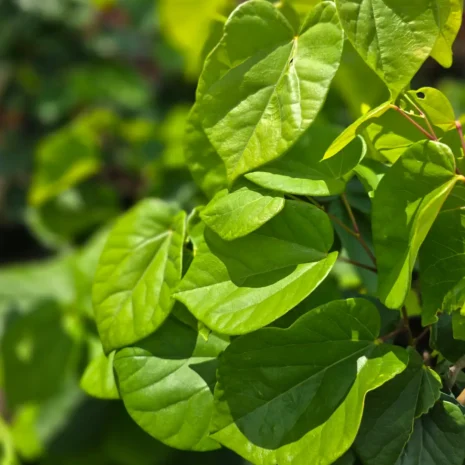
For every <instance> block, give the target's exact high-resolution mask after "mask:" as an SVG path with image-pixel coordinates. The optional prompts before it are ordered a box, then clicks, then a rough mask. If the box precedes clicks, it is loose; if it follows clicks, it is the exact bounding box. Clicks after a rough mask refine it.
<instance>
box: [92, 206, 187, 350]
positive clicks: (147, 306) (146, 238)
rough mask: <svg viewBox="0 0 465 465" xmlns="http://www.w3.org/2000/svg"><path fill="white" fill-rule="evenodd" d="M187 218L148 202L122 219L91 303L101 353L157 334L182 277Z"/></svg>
mask: <svg viewBox="0 0 465 465" xmlns="http://www.w3.org/2000/svg"><path fill="white" fill-rule="evenodd" d="M184 235H185V213H184V212H179V211H178V209H177V208H176V207H174V206H172V205H169V204H166V203H164V202H161V201H159V200H153V199H146V200H144V201H142V202H140V203H139V204H138V205H136V206H135V207H134V208H133V209H131V210H130V211H129V212H128V213H126V214H125V215H124V216H123V217H121V218H120V220H119V221H118V223H117V224H116V225H115V227H114V228H113V230H112V231H111V232H110V235H109V237H108V240H107V242H106V244H105V247H104V249H103V252H102V255H101V257H100V261H99V264H98V267H97V271H96V275H95V280H94V286H93V290H92V301H93V305H94V311H95V319H96V322H97V327H98V330H99V334H100V338H101V340H102V344H103V347H104V349H105V353H107V354H108V353H109V352H111V351H112V350H113V349H117V348H120V347H124V346H125V345H128V344H131V343H133V342H135V341H138V340H139V339H142V338H143V337H145V336H148V335H149V334H151V333H152V332H153V331H155V330H156V329H157V328H158V327H159V326H160V325H161V324H162V323H163V321H164V320H165V319H166V317H167V316H168V314H169V312H170V311H171V308H172V306H173V304H174V300H173V299H172V297H171V291H172V289H174V287H175V286H176V285H177V284H178V282H179V280H180V278H181V269H182V247H183V243H184Z"/></svg>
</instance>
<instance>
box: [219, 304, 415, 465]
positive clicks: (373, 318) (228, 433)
mask: <svg viewBox="0 0 465 465" xmlns="http://www.w3.org/2000/svg"><path fill="white" fill-rule="evenodd" d="M378 332H379V317H378V312H377V311H376V308H375V307H374V306H373V304H371V303H369V302H368V301H367V300H364V299H349V300H346V301H333V302H331V303H329V304H327V305H324V306H322V307H319V308H318V309H315V310H312V311H310V312H309V313H307V314H306V315H304V316H303V317H301V318H299V319H298V320H297V321H296V322H295V323H294V324H293V325H292V326H291V327H290V328H288V329H277V328H265V329H262V330H259V331H257V332H255V333H254V334H251V335H247V336H243V337H241V338H239V339H236V340H235V341H233V342H232V343H231V345H230V346H229V347H228V349H226V351H225V352H224V354H223V355H222V356H221V359H220V366H219V369H218V385H217V388H216V391H215V398H216V399H217V404H216V414H215V418H214V423H213V431H214V433H213V438H214V439H217V440H218V441H219V442H221V443H222V444H223V445H225V446H227V447H228V448H231V449H233V450H234V451H235V452H237V453H239V454H240V455H242V456H243V457H244V458H246V459H247V460H249V461H251V462H253V463H256V464H259V465H261V464H266V465H268V464H275V463H279V464H294V465H300V464H302V465H303V464H308V463H319V464H320V465H326V464H331V463H333V462H334V461H335V460H336V459H337V458H338V457H340V456H342V455H343V454H344V453H345V452H346V451H347V450H348V449H349V447H350V445H351V444H352V442H353V440H354V438H355V435H356V432H357V430H358V427H359V424H360V420H361V416H362V411H363V402H364V398H365V395H366V393H367V392H368V391H370V390H373V389H375V388H377V387H379V386H381V385H382V384H384V383H385V382H386V381H388V380H389V379H391V378H392V377H394V376H395V375H397V374H398V373H400V372H402V371H403V370H404V369H405V366H406V365H407V356H406V354H405V352H404V350H403V349H401V348H398V347H393V346H385V345H382V346H379V345H377V344H376V343H375V340H376V338H377V336H378ZM322 450H324V453H321V452H320V451H322Z"/></svg>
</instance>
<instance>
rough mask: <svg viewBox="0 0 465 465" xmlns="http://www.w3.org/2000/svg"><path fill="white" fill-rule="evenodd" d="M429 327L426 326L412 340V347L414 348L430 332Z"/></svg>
mask: <svg viewBox="0 0 465 465" xmlns="http://www.w3.org/2000/svg"><path fill="white" fill-rule="evenodd" d="M430 330H431V326H427V327H426V328H425V329H424V330H423V331H422V332H421V333H420V334H419V335H418V336H417V337H416V338H415V339H414V340H413V347H416V346H417V344H418V343H419V342H420V341H421V340H422V339H423V338H424V337H425V336H426V335H427V334H428V333H429V332H430Z"/></svg>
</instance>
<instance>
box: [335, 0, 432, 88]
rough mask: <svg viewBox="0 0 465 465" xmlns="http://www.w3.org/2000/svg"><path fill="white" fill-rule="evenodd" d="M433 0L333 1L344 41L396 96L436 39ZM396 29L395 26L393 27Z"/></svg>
mask: <svg viewBox="0 0 465 465" xmlns="http://www.w3.org/2000/svg"><path fill="white" fill-rule="evenodd" d="M440 3H441V2H437V1H436V0H426V1H425V0H409V1H408V2H406V1H405V0H391V1H389V2H388V1H386V0H336V6H337V10H338V13H339V18H340V20H341V24H342V27H343V28H344V31H345V33H346V34H347V37H348V38H349V40H350V41H351V42H352V44H353V45H354V47H355V49H356V50H357V51H358V53H359V54H360V55H361V56H362V58H363V59H364V60H365V61H366V62H367V63H368V65H370V66H371V68H373V69H374V70H375V71H376V73H377V74H378V75H379V76H380V77H381V78H382V79H383V80H384V82H385V83H386V84H387V85H388V87H389V88H390V90H391V92H392V94H393V95H394V96H397V95H398V94H399V93H400V92H401V91H402V90H403V89H404V88H405V87H407V86H408V84H409V83H410V81H411V79H412V78H413V76H414V75H415V74H416V72H417V71H418V70H419V69H420V66H421V65H422V64H423V62H424V61H425V60H426V59H427V58H428V56H429V54H430V53H431V50H432V49H433V46H434V44H435V42H436V40H437V37H438V36H439V25H438V20H437V9H438V8H439V7H440ZM394 25H395V26H394Z"/></svg>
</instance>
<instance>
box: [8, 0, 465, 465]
mask: <svg viewBox="0 0 465 465" xmlns="http://www.w3.org/2000/svg"><path fill="white" fill-rule="evenodd" d="M299 1H301V0H299ZM238 3H240V2H239V1H238V0H158V1H157V0H0V465H17V464H19V463H31V464H41V465H42V464H43V465H51V464H56V465H68V464H69V465H79V464H85V465H93V464H98V465H106V464H108V465H161V464H191V463H192V464H197V463H198V464H205V465H208V464H221V465H228V464H243V463H244V462H243V461H242V460H241V459H240V458H238V457H236V456H235V455H234V454H232V453H230V452H227V451H217V452H212V453H207V454H196V453H187V452H179V451H175V450H173V449H170V448H168V447H166V446H164V445H162V444H160V443H158V442H157V441H155V440H153V439H152V438H151V437H149V436H148V435H146V434H145V433H144V432H143V431H141V430H140V429H139V428H138V427H137V426H136V425H135V424H134V423H133V422H132V421H131V420H130V419H129V417H128V416H127V414H126V412H125V410H124V408H123V407H122V405H121V402H117V401H103V400H97V399H92V398H90V397H89V396H87V395H86V394H85V393H84V392H83V391H82V390H81V389H80V387H79V380H80V377H81V375H82V372H83V370H84V368H85V366H86V365H87V363H88V361H89V360H90V359H92V357H94V356H95V354H98V353H99V350H100V348H99V342H98V338H97V333H96V329H95V325H94V323H93V316H92V307H91V302H90V288H91V283H92V277H93V273H94V270H95V267H96V263H97V261H98V257H99V253H100V250H101V248H102V246H103V243H104V241H105V237H106V233H107V231H108V228H109V227H111V224H112V222H113V221H114V220H115V219H116V218H117V217H118V215H119V214H121V213H122V212H123V211H124V210H126V209H127V208H129V207H130V206H131V205H133V204H134V203H136V202H137V201H138V200H139V199H141V198H144V197H147V196H154V197H160V198H164V199H168V200H172V201H175V202H177V203H179V204H180V205H181V206H182V207H184V208H186V209H187V210H189V209H191V208H192V207H193V206H195V205H198V204H201V203H202V202H204V201H205V198H204V197H203V194H202V193H201V192H200V191H199V190H198V188H197V187H196V186H195V184H194V183H193V181H192V179H191V176H190V174H189V171H188V169H187V166H186V162H185V159H184V151H183V132H184V124H185V120H186V118H187V115H188V112H189V109H190V106H191V105H192V103H193V101H194V98H195V88H196V82H197V78H198V75H199V72H200V70H201V64H202V62H203V59H204V57H205V56H206V54H207V53H208V52H209V50H210V49H211V47H212V46H213V45H214V44H215V42H216V41H217V40H218V38H219V36H220V34H221V29H222V24H223V22H224V19H225V17H226V16H227V15H228V14H229V12H230V11H231V10H232V9H233V8H234V7H235V6H236V5H237V4H238ZM301 3H305V2H304V1H301ZM244 40H247V38H244ZM367 79H369V82H370V83H371V84H370V85H367V84H366V80H367ZM420 86H435V87H438V88H439V89H440V90H442V91H443V92H444V93H445V94H446V95H447V96H448V97H449V99H450V100H451V102H452V104H453V106H454V109H455V111H456V114H457V115H465V29H462V31H461V32H460V34H459V37H458V39H457V41H456V44H455V62H454V65H453V66H452V68H450V69H448V70H445V69H443V68H441V67H440V66H439V65H438V64H436V63H435V62H434V61H433V60H429V61H428V62H427V63H425V65H424V66H423V68H422V69H421V71H420V73H419V74H418V76H417V77H416V79H415V82H414V84H413V87H415V88H417V87H420ZM386 95H387V91H386V89H385V88H384V86H383V85H382V83H381V82H380V81H379V80H378V79H377V78H376V76H375V75H374V74H373V73H372V72H371V71H370V70H369V69H368V68H367V67H366V66H365V65H364V64H363V62H362V61H361V60H360V59H359V58H358V56H357V55H356V53H355V52H354V51H353V49H351V47H350V45H349V44H347V45H346V47H345V51H344V60H343V63H342V65H341V69H340V71H339V72H338V75H337V77H336V79H335V81H334V84H333V86H332V88H331V91H330V94H329V97H328V100H327V103H326V104H325V107H324V110H323V114H322V117H323V118H325V119H327V120H329V121H331V122H333V123H335V124H339V125H341V127H342V126H345V125H347V124H349V123H350V122H351V121H352V120H353V119H355V118H356V117H358V116H359V115H360V113H361V112H362V111H365V110H366V108H367V107H369V106H373V105H375V104H376V103H379V102H381V101H382V100H383V98H386ZM352 195H353V196H355V195H356V192H355V193H352ZM363 208H364V206H363V205H362V204H361V205H360V210H361V211H362V212H363ZM343 274H344V276H343V281H345V282H347V283H348V285H349V286H350V283H353V281H354V280H357V279H360V276H357V275H356V272H355V271H354V270H350V269H348V268H347V269H344V270H343ZM362 278H363V277H362Z"/></svg>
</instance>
